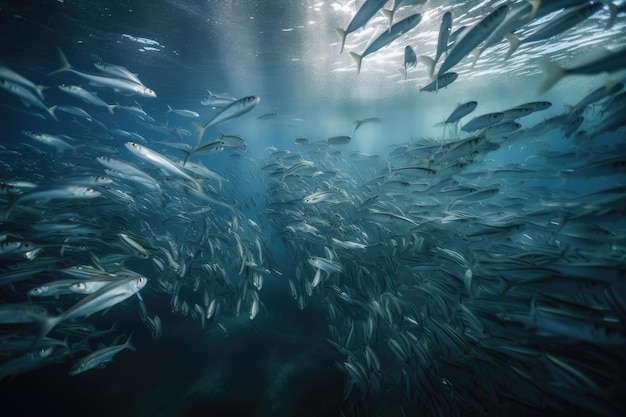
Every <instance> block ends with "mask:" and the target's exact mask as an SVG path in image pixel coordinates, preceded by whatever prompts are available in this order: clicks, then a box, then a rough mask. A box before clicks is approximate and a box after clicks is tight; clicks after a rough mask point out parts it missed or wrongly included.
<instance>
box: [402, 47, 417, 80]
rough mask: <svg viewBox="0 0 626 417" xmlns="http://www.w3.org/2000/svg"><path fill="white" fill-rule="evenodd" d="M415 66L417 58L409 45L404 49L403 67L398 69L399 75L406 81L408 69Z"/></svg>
mask: <svg viewBox="0 0 626 417" xmlns="http://www.w3.org/2000/svg"><path fill="white" fill-rule="evenodd" d="M416 65H417V56H416V55H415V51H414V50H413V48H411V47H410V46H409V45H407V46H405V47H404V66H403V67H402V68H400V73H401V74H402V75H403V76H404V79H405V80H406V78H407V76H408V74H409V68H413V67H415V66H416Z"/></svg>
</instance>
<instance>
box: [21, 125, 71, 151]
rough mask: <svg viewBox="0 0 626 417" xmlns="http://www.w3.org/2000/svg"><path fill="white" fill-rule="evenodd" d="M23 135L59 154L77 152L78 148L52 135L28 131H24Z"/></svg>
mask: <svg viewBox="0 0 626 417" xmlns="http://www.w3.org/2000/svg"><path fill="white" fill-rule="evenodd" d="M22 134H23V135H25V136H28V137H29V138H31V139H34V140H36V141H37V142H40V143H43V144H46V145H48V146H52V147H54V148H55V149H56V150H57V152H59V153H63V152H65V151H72V152H74V151H76V147H74V146H73V145H70V144H69V143H67V142H66V141H64V140H63V139H61V138H59V137H57V136H54V135H50V134H48V133H42V132H31V131H28V130H23V131H22Z"/></svg>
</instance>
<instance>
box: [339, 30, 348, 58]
mask: <svg viewBox="0 0 626 417" xmlns="http://www.w3.org/2000/svg"><path fill="white" fill-rule="evenodd" d="M337 33H338V34H339V36H340V37H341V49H340V50H339V55H341V54H342V53H343V47H344V45H345V44H346V31H345V30H343V29H341V28H337Z"/></svg>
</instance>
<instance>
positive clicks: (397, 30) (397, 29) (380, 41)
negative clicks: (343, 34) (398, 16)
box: [350, 13, 422, 74]
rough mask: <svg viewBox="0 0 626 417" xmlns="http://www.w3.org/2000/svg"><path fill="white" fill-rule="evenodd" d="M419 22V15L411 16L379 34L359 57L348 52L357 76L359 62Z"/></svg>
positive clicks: (359, 68) (420, 16)
mask: <svg viewBox="0 0 626 417" xmlns="http://www.w3.org/2000/svg"><path fill="white" fill-rule="evenodd" d="M421 20H422V15H421V14H419V13H416V14H413V15H411V16H409V17H407V18H405V19H403V20H401V21H400V22H398V23H396V24H395V25H393V26H392V27H391V29H390V30H389V31H388V32H383V33H382V34H380V36H379V37H378V38H376V39H375V40H374V42H372V43H371V44H369V46H368V47H367V48H365V51H363V53H362V54H360V55H359V54H357V53H355V52H350V55H351V56H352V58H353V59H354V61H355V62H356V67H357V70H356V71H357V74H358V73H360V72H361V62H362V61H363V58H365V57H366V56H367V55H369V54H371V53H373V52H376V51H378V50H379V49H381V48H383V47H385V46H387V45H389V44H390V43H391V42H393V41H395V40H396V39H398V38H399V37H400V36H402V35H404V34H405V33H407V32H408V31H410V30H411V29H413V28H414V27H415V26H417V25H418V24H419V22H420V21H421Z"/></svg>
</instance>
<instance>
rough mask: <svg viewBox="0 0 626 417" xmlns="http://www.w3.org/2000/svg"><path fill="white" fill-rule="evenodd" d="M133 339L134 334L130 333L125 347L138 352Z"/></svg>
mask: <svg viewBox="0 0 626 417" xmlns="http://www.w3.org/2000/svg"><path fill="white" fill-rule="evenodd" d="M131 337H133V332H130V334H129V335H128V339H126V343H124V346H125V347H127V348H128V349H130V350H132V351H133V352H137V348H135V346H134V345H133V344H132V343H131V341H130V338H131Z"/></svg>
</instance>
